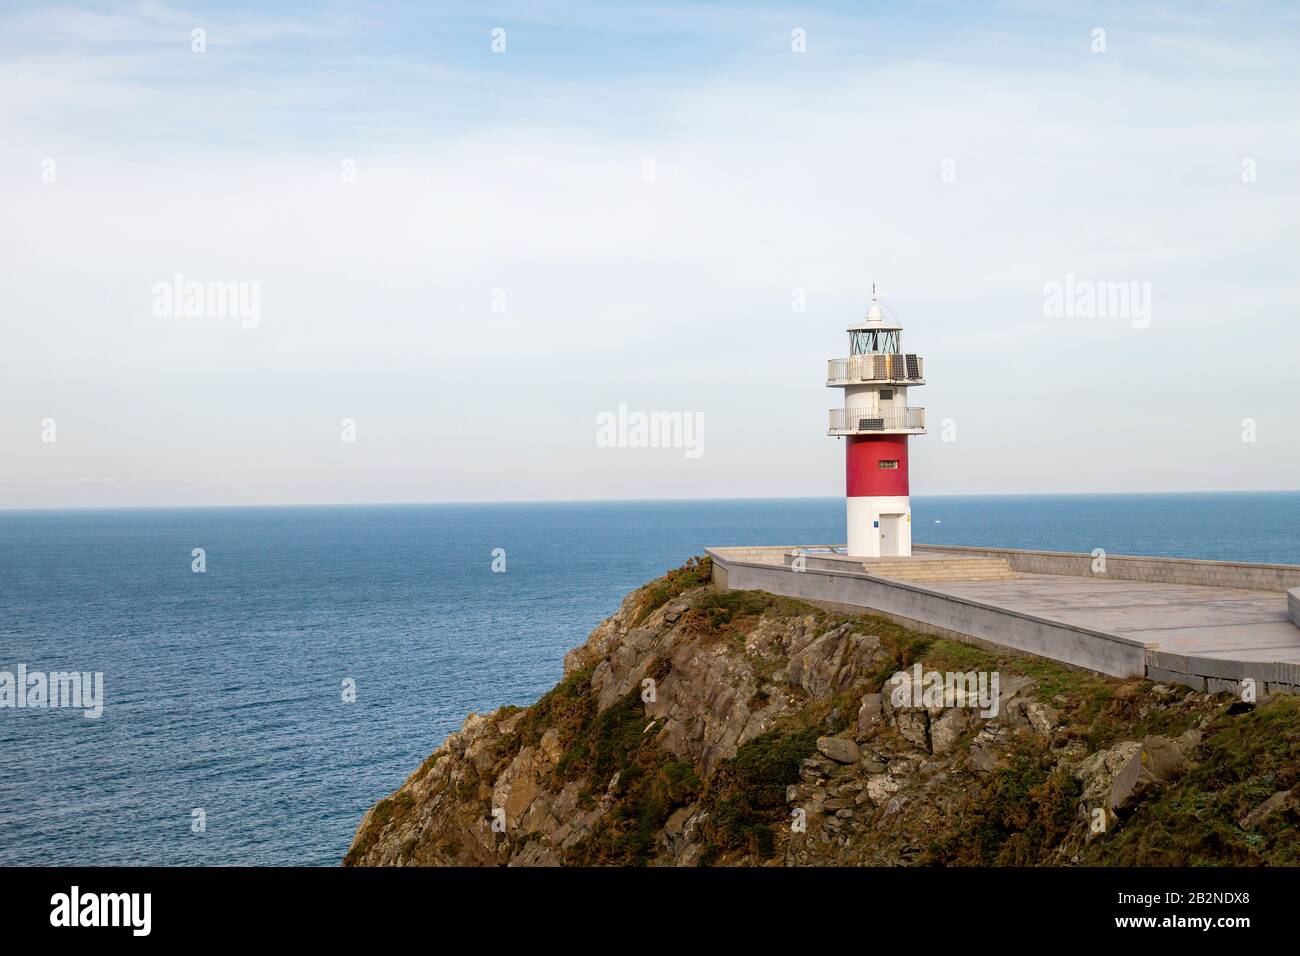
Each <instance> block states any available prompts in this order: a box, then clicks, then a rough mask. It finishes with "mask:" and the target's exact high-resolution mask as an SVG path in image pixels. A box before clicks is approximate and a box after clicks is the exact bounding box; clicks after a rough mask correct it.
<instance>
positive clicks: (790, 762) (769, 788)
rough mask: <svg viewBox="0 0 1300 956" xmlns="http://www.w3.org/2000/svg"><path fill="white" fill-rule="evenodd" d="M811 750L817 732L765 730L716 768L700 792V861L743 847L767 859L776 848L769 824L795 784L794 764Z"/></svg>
mask: <svg viewBox="0 0 1300 956" xmlns="http://www.w3.org/2000/svg"><path fill="white" fill-rule="evenodd" d="M816 750H817V731H816V730H815V729H811V728H804V729H798V730H770V731H768V732H767V733H765V734H762V735H761V736H758V737H755V738H754V739H753V740H751V741H749V743H747V744H745V745H743V746H742V747H740V749H739V750H737V751H736V755H735V756H734V757H732V758H731V759H730V760H727V761H724V762H723V763H722V764H721V765H720V766H719V767H718V769H717V772H716V773H715V774H714V776H713V779H712V780H711V781H709V785H708V787H707V789H706V791H705V794H704V804H705V806H706V807H707V808H708V809H709V810H710V814H709V817H708V819H707V821H706V822H705V824H704V826H703V828H702V831H703V832H702V839H703V842H704V844H705V850H704V853H703V854H702V856H701V862H702V863H704V864H706V865H708V864H711V863H714V862H716V861H717V859H718V858H719V857H720V856H721V855H722V854H724V853H726V852H728V851H732V850H744V851H747V852H749V853H753V854H756V855H757V856H759V857H760V858H763V859H766V858H770V857H771V856H772V855H773V853H774V852H775V849H776V833H775V829H774V828H775V827H777V826H780V825H782V824H783V823H784V822H785V820H786V816H787V814H788V807H787V806H786V802H785V788H786V787H787V786H789V785H790V784H792V783H798V782H799V763H800V761H802V760H803V759H804V758H806V757H810V756H812V754H813V753H815V752H816Z"/></svg>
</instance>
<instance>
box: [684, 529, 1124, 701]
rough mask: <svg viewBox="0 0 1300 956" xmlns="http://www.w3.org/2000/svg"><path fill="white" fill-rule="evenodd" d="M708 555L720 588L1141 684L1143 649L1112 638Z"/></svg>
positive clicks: (724, 552)
mask: <svg viewBox="0 0 1300 956" xmlns="http://www.w3.org/2000/svg"><path fill="white" fill-rule="evenodd" d="M707 550H708V553H709V555H710V556H711V557H712V558H713V573H714V583H715V584H716V585H717V586H718V587H721V588H729V589H731V590H738V591H745V590H755V591H768V592H770V593H772V594H780V595H783V596H785V597H793V598H799V599H801V600H805V601H809V602H811V603H814V604H822V605H828V606H833V607H839V608H845V609H850V610H854V611H858V610H867V611H872V612H874V613H877V614H881V615H882V616H885V617H888V618H891V619H893V620H897V621H899V622H900V623H903V624H905V625H907V626H909V627H914V628H917V629H918V630H922V631H931V632H934V633H950V634H954V635H959V636H963V637H973V638H976V639H977V640H979V641H982V642H985V643H988V644H992V645H995V646H998V647H1006V648H1010V649H1012V650H1017V651H1023V652H1026V653H1030V654H1036V655H1038V656H1039V657H1046V658H1049V659H1051V660H1054V661H1060V662H1062V663H1065V664H1070V665H1073V666H1076V667H1084V668H1087V669H1088V670H1093V671H1098V672H1100V673H1103V674H1110V675H1112V676H1115V677H1135V676H1136V677H1141V676H1143V675H1144V674H1145V673H1146V651H1145V648H1144V647H1143V645H1142V644H1140V643H1138V642H1136V641H1132V640H1129V639H1127V638H1123V637H1119V636H1117V635H1114V634H1105V633H1103V632H1101V631H1093V630H1089V629H1088V628H1082V627H1074V626H1072V625H1069V624H1063V623H1061V622H1058V621H1049V620H1046V619H1044V618H1040V617H1035V616H1033V615H1030V614H1024V613H1021V612H1018V611H1011V610H1007V609H1005V608H999V607H993V606H991V605H987V604H983V603H981V602H979V601H972V600H969V599H966V598H959V597H955V596H953V595H949V594H943V593H940V592H938V591H932V590H929V589H928V588H925V587H923V586H921V585H917V584H912V583H910V582H906V581H889V580H886V579H884V578H877V577H873V576H872V575H869V574H866V573H864V572H852V571H847V570H839V569H834V570H831V569H822V568H815V567H808V569H807V570H805V571H802V572H796V571H793V570H791V569H788V568H784V567H777V566H774V565H773V564H771V563H770V562H759V561H751V560H743V559H742V558H740V557H738V553H740V554H743V553H744V552H745V550H746V549H735V550H733V549H730V548H723V549H715V548H709V549H707ZM777 550H778V551H779V550H780V549H777Z"/></svg>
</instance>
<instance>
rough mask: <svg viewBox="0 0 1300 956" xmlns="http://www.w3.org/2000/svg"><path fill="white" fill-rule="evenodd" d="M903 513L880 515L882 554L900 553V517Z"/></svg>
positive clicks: (883, 555) (885, 555) (886, 555)
mask: <svg viewBox="0 0 1300 956" xmlns="http://www.w3.org/2000/svg"><path fill="white" fill-rule="evenodd" d="M901 517H902V515H881V516H880V556H881V557H882V558H883V557H888V556H890V555H897V554H898V519H899V518H901Z"/></svg>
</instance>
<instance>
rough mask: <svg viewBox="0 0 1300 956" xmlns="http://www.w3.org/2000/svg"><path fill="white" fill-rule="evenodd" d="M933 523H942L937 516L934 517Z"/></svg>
mask: <svg viewBox="0 0 1300 956" xmlns="http://www.w3.org/2000/svg"><path fill="white" fill-rule="evenodd" d="M934 523H935V524H943V522H942V521H940V520H939V519H938V518H935V519H934Z"/></svg>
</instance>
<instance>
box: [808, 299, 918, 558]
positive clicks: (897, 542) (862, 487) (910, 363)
mask: <svg viewBox="0 0 1300 956" xmlns="http://www.w3.org/2000/svg"><path fill="white" fill-rule="evenodd" d="M902 331H903V327H902V326H901V325H899V324H898V323H897V322H895V321H893V319H892V315H891V317H889V318H887V317H886V316H885V314H884V312H883V311H882V309H881V302H880V300H879V299H878V298H877V297H876V288H875V285H874V284H873V285H872V287H871V307H870V308H869V309H867V315H866V318H865V319H864V320H863V321H862V323H861V324H859V325H854V326H851V327H850V328H849V330H848V332H849V357H848V358H842V359H831V360H830V364H829V367H828V369H827V372H826V384H827V386H829V387H830V388H842V389H844V407H843V408H832V409H831V424H830V430H829V432H828V434H831V435H837V436H841V437H843V438H844V439H845V448H844V452H845V456H844V457H845V465H846V471H845V477H846V488H845V490H846V495H847V498H848V531H849V534H848V552H849V554H851V555H853V556H855V557H868V558H877V557H886V556H890V555H910V554H911V553H912V506H911V503H910V500H909V498H908V481H907V436H908V435H924V434H925V409H924V408H908V407H907V389H908V387H909V386H912V385H924V384H925V378H924V377H923V371H924V370H923V368H922V364H921V359H920V358H919V357H918V356H916V355H912V354H907V353H904V352H903V348H902V341H901V339H902Z"/></svg>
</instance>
